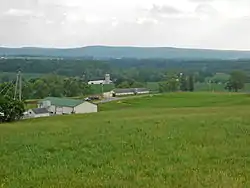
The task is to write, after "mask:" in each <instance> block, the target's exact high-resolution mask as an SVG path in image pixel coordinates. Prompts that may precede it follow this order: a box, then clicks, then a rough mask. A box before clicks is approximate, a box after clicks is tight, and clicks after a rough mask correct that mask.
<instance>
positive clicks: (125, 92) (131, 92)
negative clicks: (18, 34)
mask: <svg viewBox="0 0 250 188" xmlns="http://www.w3.org/2000/svg"><path fill="white" fill-rule="evenodd" d="M149 92H150V91H149V90H148V89H146V88H128V89H114V90H113V91H112V93H113V96H125V95H142V94H149Z"/></svg>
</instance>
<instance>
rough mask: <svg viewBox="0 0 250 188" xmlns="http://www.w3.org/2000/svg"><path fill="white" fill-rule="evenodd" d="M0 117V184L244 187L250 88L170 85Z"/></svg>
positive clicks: (248, 172)
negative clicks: (45, 113) (37, 115)
mask: <svg viewBox="0 0 250 188" xmlns="http://www.w3.org/2000/svg"><path fill="white" fill-rule="evenodd" d="M100 110H101V112H100V113H97V114H89V115H73V116H58V117H53V118H45V119H37V120H26V121H22V122H17V123H13V124H2V125H0V162H1V165H0V187H4V188H5V187H6V188H9V187H10V188H17V187H18V188H26V187H36V188H40V187H43V188H48V187H53V188H64V187H65V188H71V187H73V188H76V187H77V188H80V187H129V188H131V187H136V188H137V187H143V188H144V187H150V188H151V187H157V188H158V187H164V188H165V187H170V188H174V187H190V188H196V187H225V188H229V187H235V188H238V187H250V167H249V166H248V162H250V153H249V144H250V116H249V111H250V95H247V94H216V93H210V94H209V93H171V94H166V95H154V96H151V97H141V98H136V99H135V98H134V99H128V100H121V101H115V102H111V103H107V104H103V105H101V106H100Z"/></svg>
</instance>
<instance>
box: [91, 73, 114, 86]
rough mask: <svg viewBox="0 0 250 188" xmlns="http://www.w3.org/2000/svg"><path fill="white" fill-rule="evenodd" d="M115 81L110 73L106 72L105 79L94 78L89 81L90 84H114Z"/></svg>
mask: <svg viewBox="0 0 250 188" xmlns="http://www.w3.org/2000/svg"><path fill="white" fill-rule="evenodd" d="M112 83H113V82H112V81H111V80H110V75H109V74H106V75H105V79H104V80H92V81H89V82H88V84H89V85H104V84H112Z"/></svg>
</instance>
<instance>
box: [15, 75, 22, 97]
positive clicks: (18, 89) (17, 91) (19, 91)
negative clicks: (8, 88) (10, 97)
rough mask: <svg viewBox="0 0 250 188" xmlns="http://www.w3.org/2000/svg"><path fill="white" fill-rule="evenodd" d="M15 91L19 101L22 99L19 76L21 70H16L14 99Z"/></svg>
mask: <svg viewBox="0 0 250 188" xmlns="http://www.w3.org/2000/svg"><path fill="white" fill-rule="evenodd" d="M17 93H18V96H19V101H21V100H22V78H21V71H18V73H17V76H16V85H15V94H14V100H16V97H17Z"/></svg>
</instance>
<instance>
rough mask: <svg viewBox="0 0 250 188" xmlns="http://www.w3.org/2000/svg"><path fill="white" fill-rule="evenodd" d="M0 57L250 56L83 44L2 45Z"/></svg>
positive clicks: (248, 54)
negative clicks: (67, 45)
mask: <svg viewBox="0 0 250 188" xmlns="http://www.w3.org/2000/svg"><path fill="white" fill-rule="evenodd" d="M0 56H2V57H3V56H4V57H5V56H7V57H11V56H32V57H34V56H35V57H58V58H84V57H92V58H94V59H108V58H137V59H144V58H145V59H148V58H163V59H250V51H236V50H210V49H188V48H173V47H115V46H87V47H82V48H67V49H59V48H37V47H23V48H4V47H0Z"/></svg>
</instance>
